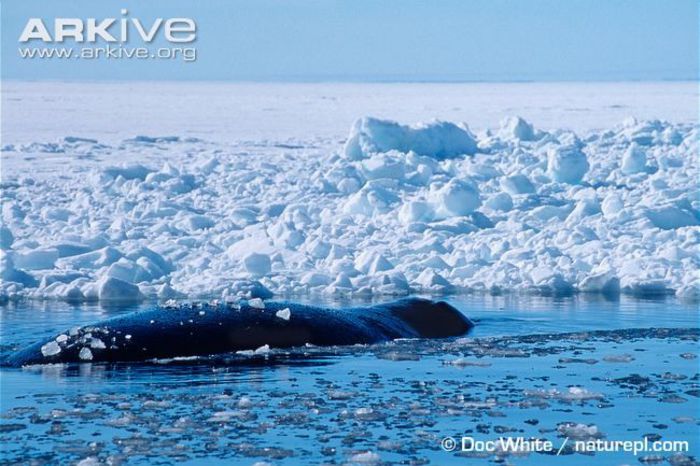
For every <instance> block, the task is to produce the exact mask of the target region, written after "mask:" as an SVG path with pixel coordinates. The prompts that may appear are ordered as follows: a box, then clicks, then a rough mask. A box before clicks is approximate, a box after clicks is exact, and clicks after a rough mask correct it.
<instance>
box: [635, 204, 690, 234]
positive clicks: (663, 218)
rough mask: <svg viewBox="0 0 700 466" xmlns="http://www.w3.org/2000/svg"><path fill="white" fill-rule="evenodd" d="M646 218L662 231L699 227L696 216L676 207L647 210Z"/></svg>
mask: <svg viewBox="0 0 700 466" xmlns="http://www.w3.org/2000/svg"><path fill="white" fill-rule="evenodd" d="M646 216H647V217H648V218H649V220H651V223H653V224H654V226H655V227H658V228H661V229H662V230H673V229H676V228H682V227H687V226H694V225H700V221H698V216H697V215H694V214H693V213H691V212H688V211H687V210H684V209H681V208H679V207H676V206H666V207H659V208H654V209H648V210H647V211H646Z"/></svg>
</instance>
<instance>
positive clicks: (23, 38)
mask: <svg viewBox="0 0 700 466" xmlns="http://www.w3.org/2000/svg"><path fill="white" fill-rule="evenodd" d="M128 14H129V12H128V11H127V10H126V9H123V10H121V15H122V16H121V17H120V18H104V19H96V18H85V19H82V18H54V21H53V24H49V25H48V26H47V24H46V23H45V22H44V20H43V19H41V18H29V20H27V24H25V26H24V30H23V31H22V34H21V35H20V36H19V42H22V43H26V42H29V43H32V42H34V41H41V42H44V43H54V42H64V41H66V40H72V41H74V42H76V43H95V42H98V41H104V42H107V43H126V42H128V41H130V40H132V39H139V40H141V41H143V42H146V43H150V42H152V41H153V40H154V39H156V38H157V37H158V36H159V35H162V37H163V38H164V39H165V40H166V41H168V42H171V43H189V42H194V40H195V39H196V38H197V25H196V23H195V21H194V20H193V19H192V18H168V19H164V18H155V19H154V20H153V22H148V21H145V22H142V21H141V20H140V19H138V18H129V17H127V16H128Z"/></svg>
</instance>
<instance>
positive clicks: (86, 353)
mask: <svg viewBox="0 0 700 466" xmlns="http://www.w3.org/2000/svg"><path fill="white" fill-rule="evenodd" d="M78 357H79V358H80V359H81V360H83V361H92V351H90V348H87V347H85V348H82V349H81V350H80V352H79V353H78Z"/></svg>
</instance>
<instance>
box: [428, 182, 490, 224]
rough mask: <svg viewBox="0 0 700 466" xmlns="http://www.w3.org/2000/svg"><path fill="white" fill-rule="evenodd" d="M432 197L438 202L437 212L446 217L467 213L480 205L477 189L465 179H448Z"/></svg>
mask: <svg viewBox="0 0 700 466" xmlns="http://www.w3.org/2000/svg"><path fill="white" fill-rule="evenodd" d="M434 198H435V199H436V200H437V202H438V212H439V213H440V214H442V215H443V216H446V217H451V216H453V215H454V216H464V215H469V214H471V213H472V212H474V210H476V209H477V208H478V207H479V206H480V205H481V199H480V197H479V189H478V188H477V187H476V185H475V184H474V183H471V182H468V181H466V180H459V179H452V180H450V182H449V183H447V184H446V185H445V186H443V187H442V188H441V189H439V190H438V191H437V193H436V195H435V196H434Z"/></svg>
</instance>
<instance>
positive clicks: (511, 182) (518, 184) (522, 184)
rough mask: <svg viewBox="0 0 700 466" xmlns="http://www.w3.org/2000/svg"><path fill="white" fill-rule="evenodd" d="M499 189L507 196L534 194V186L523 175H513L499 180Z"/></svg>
mask: <svg viewBox="0 0 700 466" xmlns="http://www.w3.org/2000/svg"><path fill="white" fill-rule="evenodd" d="M501 187H502V188H503V189H504V190H505V191H506V192H507V193H508V194H512V195H515V194H529V193H534V192H535V186H534V185H533V184H532V182H530V180H529V179H528V177H527V176H525V175H513V176H509V177H506V178H503V179H501Z"/></svg>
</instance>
